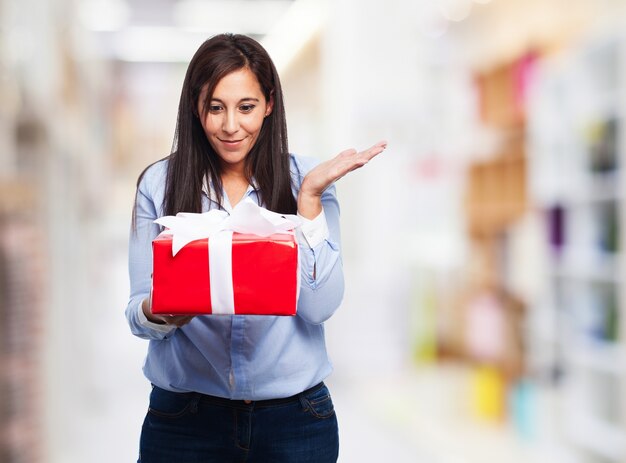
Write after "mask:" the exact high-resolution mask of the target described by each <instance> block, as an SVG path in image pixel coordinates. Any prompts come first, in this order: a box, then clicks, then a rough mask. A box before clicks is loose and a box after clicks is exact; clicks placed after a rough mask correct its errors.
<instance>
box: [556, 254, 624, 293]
mask: <svg viewBox="0 0 626 463" xmlns="http://www.w3.org/2000/svg"><path fill="white" fill-rule="evenodd" d="M559 255H560V257H559V258H558V259H555V261H554V262H553V263H552V265H551V268H550V270H549V273H550V274H551V275H552V276H555V277H560V278H568V279H576V280H585V281H592V282H605V283H615V284H619V283H621V282H622V281H623V279H622V271H621V268H620V259H621V256H620V255H619V254H610V253H605V252H592V251H591V252H590V251H587V252H584V251H581V250H576V251H574V250H573V249H571V248H563V249H562V250H561V252H560V253H559Z"/></svg>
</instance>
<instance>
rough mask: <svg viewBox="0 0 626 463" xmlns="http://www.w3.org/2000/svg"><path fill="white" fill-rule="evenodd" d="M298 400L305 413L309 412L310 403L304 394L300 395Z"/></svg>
mask: <svg viewBox="0 0 626 463" xmlns="http://www.w3.org/2000/svg"><path fill="white" fill-rule="evenodd" d="M298 400H299V401H300V405H302V409H303V411H305V412H306V411H307V410H308V409H309V401H308V400H306V397H304V394H298Z"/></svg>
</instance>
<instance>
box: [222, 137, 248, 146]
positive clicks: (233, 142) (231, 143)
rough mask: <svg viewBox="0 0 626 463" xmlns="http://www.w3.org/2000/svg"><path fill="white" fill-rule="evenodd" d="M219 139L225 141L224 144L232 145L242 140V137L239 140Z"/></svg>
mask: <svg viewBox="0 0 626 463" xmlns="http://www.w3.org/2000/svg"><path fill="white" fill-rule="evenodd" d="M220 141H221V142H222V143H226V144H230V145H234V144H236V143H239V142H240V141H243V138H242V139H240V140H222V139H221V138H220Z"/></svg>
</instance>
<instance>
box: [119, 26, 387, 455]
mask: <svg viewBox="0 0 626 463" xmlns="http://www.w3.org/2000/svg"><path fill="white" fill-rule="evenodd" d="M384 148H385V143H384V142H381V143H378V144H376V145H374V146H373V147H372V148H370V149H368V150H366V151H363V152H360V153H357V152H356V151H355V150H347V151H344V152H342V153H341V154H339V155H338V156H337V157H335V158H334V159H332V160H329V161H326V162H324V163H321V164H319V165H317V166H314V164H313V163H312V162H311V160H309V159H306V158H299V157H296V156H293V155H290V154H289V151H288V149H287V130H286V124H285V110H284V106H283V96H282V90H281V86H280V81H279V78H278V75H277V73H276V69H275V67H274V65H273V63H272V61H271V59H270V57H269V56H268V54H267V52H266V51H265V50H264V49H263V48H262V47H261V45H259V44H258V43H257V42H256V41H254V40H252V39H251V38H249V37H246V36H242V35H232V34H223V35H219V36H216V37H213V38H211V39H209V40H207V41H206V42H205V43H203V44H202V45H201V46H200V48H199V49H198V51H197V52H196V54H195V55H194V57H193V59H192V60H191V62H190V64H189V67H188V70H187V74H186V77H185V81H184V83H183V89H182V95H181V99H180V105H179V109H178V120H177V127H176V137H175V141H174V147H173V152H172V154H171V155H170V156H168V157H167V158H165V159H163V160H161V161H159V162H156V163H154V164H152V165H151V166H149V167H148V168H147V169H146V170H145V171H144V172H143V173H142V175H141V176H140V178H139V181H138V186H137V195H136V201H135V209H134V214H133V231H132V233H131V237H130V248H129V266H130V281H131V296H130V301H129V304H128V307H127V309H126V316H127V319H128V322H129V324H130V327H131V330H132V332H133V333H134V334H135V335H137V336H139V337H141V338H145V339H149V340H150V345H149V349H148V355H147V358H146V362H145V365H144V373H145V375H146V377H147V378H148V379H149V380H150V382H151V383H152V384H153V389H152V392H151V395H150V407H149V410H148V413H147V415H146V418H145V421H144V424H143V427H142V434H141V440H140V457H139V461H140V462H143V463H152V462H167V463H172V462H177V463H187V462H203V463H207V462H220V463H223V462H240V461H246V462H263V463H267V462H315V463H324V462H335V461H336V460H337V455H338V445H339V444H338V433H337V420H336V417H335V414H334V410H333V404H332V400H331V398H330V395H329V392H328V389H327V388H326V386H325V385H324V383H323V382H322V381H323V379H324V378H325V377H326V376H328V375H329V374H330V372H331V365H330V362H329V359H328V356H327V354H326V347H325V340H324V328H323V322H324V321H325V320H327V319H328V318H329V317H330V316H331V315H332V314H333V312H334V311H335V310H336V309H337V307H338V306H339V303H340V302H341V299H342V296H343V274H342V267H341V256H340V247H339V206H338V203H337V199H336V197H335V189H334V187H333V186H332V184H333V182H335V181H336V180H337V179H339V178H341V177H342V176H343V175H345V174H346V173H348V172H350V171H351V170H354V169H356V168H358V167H361V166H363V165H364V164H365V163H367V162H368V161H369V160H370V159H371V158H373V157H374V156H376V155H377V154H379V153H381V152H382V151H383V150H384ZM244 198H251V199H253V200H254V201H255V202H257V203H258V204H259V205H262V206H264V207H266V208H268V209H270V210H273V211H276V212H279V213H290V214H292V213H297V214H298V215H299V216H300V217H301V218H302V221H303V224H302V226H301V231H302V233H301V234H299V249H300V265H301V274H302V280H301V289H300V297H299V300H298V308H297V315H296V316H295V317H273V316H254V317H248V316H241V315H240V316H238V315H233V316H217V315H208V316H196V317H190V316H163V315H155V314H152V312H151V303H150V297H149V295H150V285H151V272H152V261H151V260H152V254H151V252H152V250H151V242H152V240H153V239H154V238H155V237H156V235H157V234H158V233H159V228H158V226H157V225H156V224H154V223H153V221H154V220H155V219H156V218H158V217H160V216H163V215H175V214H176V213H177V212H180V211H186V212H204V211H208V210H210V209H215V208H221V209H224V210H226V211H230V210H232V208H233V207H234V206H235V205H236V204H237V203H238V202H239V201H241V200H243V199H244Z"/></svg>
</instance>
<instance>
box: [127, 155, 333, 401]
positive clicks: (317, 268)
mask: <svg viewBox="0 0 626 463" xmlns="http://www.w3.org/2000/svg"><path fill="white" fill-rule="evenodd" d="M315 163H316V162H315V161H314V160H313V159H312V158H303V157H296V156H293V155H292V156H291V172H292V178H293V184H294V186H295V188H299V185H300V184H301V183H302V179H303V178H304V176H305V175H306V173H307V172H308V171H309V170H310V169H311V168H312V167H314V165H315ZM166 172H167V160H163V161H159V162H157V163H156V164H154V165H152V166H151V167H150V168H149V169H147V170H146V172H145V174H144V176H143V178H142V180H141V182H140V184H139V188H138V191H137V203H136V207H137V210H136V231H133V230H131V233H130V242H129V273H130V300H129V303H128V307H127V308H126V318H127V319H128V323H129V325H130V328H131V331H132V332H133V334H135V335H136V336H139V337H141V338H144V339H149V340H150V344H149V347H148V354H147V357H146V361H145V364H144V367H143V371H144V374H145V376H146V377H147V378H148V380H150V382H152V383H153V384H155V385H157V386H159V387H160V388H163V389H168V390H170V391H175V392H189V391H195V392H201V393H204V394H209V395H214V396H219V397H226V398H229V399H243V400H263V399H272V398H281V397H288V396H291V395H294V394H297V393H299V392H302V391H303V390H305V389H308V388H309V387H311V386H314V385H315V384H317V383H319V382H320V381H322V380H323V379H324V378H326V377H327V376H328V375H329V374H330V373H331V371H332V366H331V363H330V360H329V358H328V355H327V352H326V343H325V338H324V324H323V322H324V321H326V320H327V319H328V318H329V317H330V316H331V315H332V314H333V313H334V312H335V310H337V308H338V307H339V304H340V302H341V299H342V298H343V291H344V282H343V270H342V263H341V254H340V234H339V204H338V202H337V198H336V194H335V188H334V186H331V187H330V188H328V189H327V190H326V191H325V192H324V194H323V195H322V206H323V212H322V214H320V216H318V217H317V218H316V219H314V220H313V221H309V222H308V223H305V224H304V225H303V227H302V228H303V229H302V233H300V234H299V239H298V242H299V250H300V252H299V254H300V269H301V284H300V295H299V299H298V308H297V315H296V316H294V317H289V316H283V317H277V316H245V315H199V316H196V317H194V318H193V319H192V320H191V322H190V323H188V324H187V325H184V326H183V327H181V328H177V327H175V326H172V325H159V324H156V323H151V322H150V321H148V320H147V319H146V317H145V315H144V314H143V312H142V310H141V303H142V301H143V300H144V299H145V298H147V297H149V295H150V286H151V275H152V240H153V239H154V238H155V237H156V236H157V235H158V234H159V231H160V229H159V226H158V225H156V224H154V223H153V221H154V220H155V219H156V218H158V217H160V216H162V215H163V213H162V211H163V197H164V184H165V176H166ZM294 195H295V196H297V189H294ZM247 196H249V197H251V198H252V199H253V200H255V202H258V197H257V193H256V191H255V190H254V189H253V188H252V187H249V188H248V191H247V192H246V194H245V195H244V198H245V197H247ZM242 199H243V198H242ZM202 204H203V206H202V207H203V211H208V210H209V209H213V208H219V207H220V206H219V205H218V204H217V203H216V202H215V201H214V199H213V198H212V197H211V195H210V194H207V191H206V188H205V191H204V195H203V198H202ZM222 208H223V209H225V210H226V211H230V210H232V208H231V206H230V203H229V201H228V198H227V197H226V194H225V193H224V205H223V207H222ZM320 230H321V231H320Z"/></svg>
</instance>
